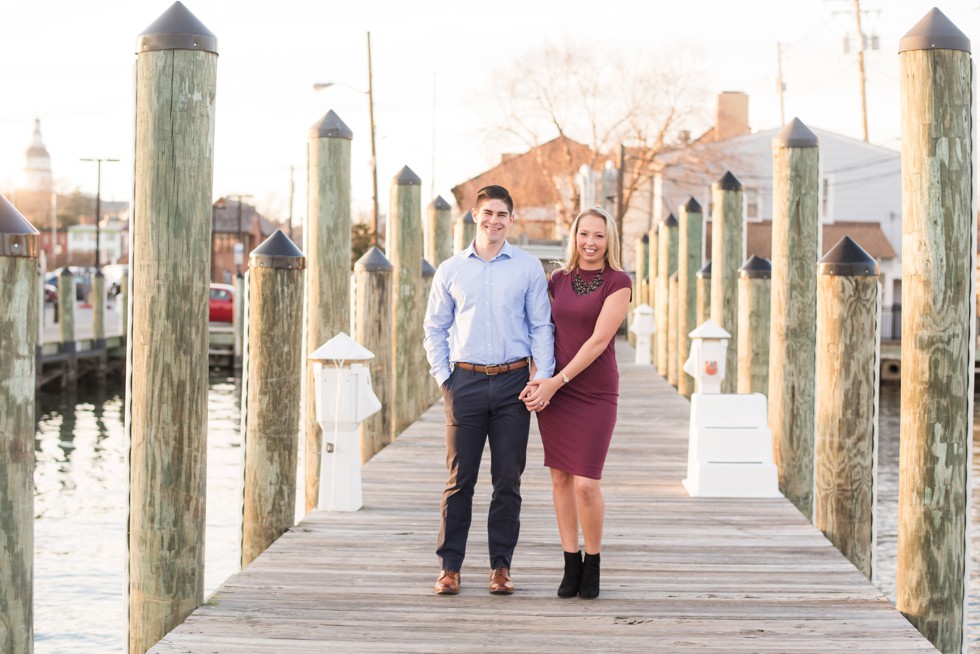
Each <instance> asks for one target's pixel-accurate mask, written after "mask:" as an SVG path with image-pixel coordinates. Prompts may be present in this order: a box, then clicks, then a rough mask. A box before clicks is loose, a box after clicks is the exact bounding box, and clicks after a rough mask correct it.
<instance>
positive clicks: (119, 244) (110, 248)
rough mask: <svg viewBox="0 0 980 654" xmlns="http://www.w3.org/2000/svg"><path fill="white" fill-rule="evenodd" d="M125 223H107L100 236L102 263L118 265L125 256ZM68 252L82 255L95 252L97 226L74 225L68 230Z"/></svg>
mask: <svg viewBox="0 0 980 654" xmlns="http://www.w3.org/2000/svg"><path fill="white" fill-rule="evenodd" d="M123 227H124V225H123V223H121V222H118V221H107V222H106V223H105V224H104V225H102V229H101V230H100V232H101V233H100V234H99V251H100V257H99V258H100V260H101V261H102V263H116V262H117V261H119V259H120V258H121V257H122V255H123V252H124V250H123V236H124V235H125V233H124V231H123ZM68 252H70V253H74V254H81V253H86V252H95V225H72V226H71V227H69V228H68Z"/></svg>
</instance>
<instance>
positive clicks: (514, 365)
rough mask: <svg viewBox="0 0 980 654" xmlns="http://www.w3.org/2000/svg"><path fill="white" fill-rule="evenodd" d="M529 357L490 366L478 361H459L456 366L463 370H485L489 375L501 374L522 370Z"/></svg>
mask: <svg viewBox="0 0 980 654" xmlns="http://www.w3.org/2000/svg"><path fill="white" fill-rule="evenodd" d="M527 366H528V360H527V359H518V360H517V361H511V362H510V363H499V364H497V363H495V364H491V365H489V366H482V365H480V364H477V363H466V362H465V361H457V362H456V367H457V368H460V369H462V370H469V371H472V372H484V373H486V374H488V375H491V376H492V375H499V374H500V373H502V372H510V371H511V370H520V369H521V368H527Z"/></svg>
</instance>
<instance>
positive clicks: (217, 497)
mask: <svg viewBox="0 0 980 654" xmlns="http://www.w3.org/2000/svg"><path fill="white" fill-rule="evenodd" d="M240 400H241V386H240V380H238V379H236V378H233V377H228V376H212V377H211V379H210V394H209V397H208V482H207V529H206V532H205V545H206V549H205V567H204V592H205V595H208V594H210V593H211V592H213V591H214V590H215V589H217V588H218V586H220V585H221V584H222V583H223V582H224V581H225V579H227V578H228V577H229V576H230V575H232V574H235V573H236V572H238V570H239V561H240V558H241V522H242V476H243V472H242V471H243V453H242V447H241V438H240V437H239V433H238V432H239V407H240ZM124 415H125V404H124V402H123V392H122V389H121V387H120V386H119V385H118V383H117V384H116V385H114V386H113V385H109V386H105V387H101V388H100V387H98V386H97V385H94V384H86V383H82V384H80V385H79V388H78V389H77V390H75V391H66V392H64V393H42V394H40V395H39V396H38V398H37V417H38V419H37V438H36V441H35V450H36V456H37V468H36V471H35V474H34V481H35V484H36V492H35V496H34V511H35V516H36V519H35V522H34V538H35V547H34V556H35V558H34V574H35V581H34V589H35V591H34V606H35V616H34V621H35V624H34V628H35V651H36V652H37V654H45V653H49V652H50V653H52V654H53V653H55V652H58V653H60V652H73V653H75V654H82V653H87V652H91V653H92V654H96V653H98V654H104V653H108V652H123V651H125V649H126V648H125V638H126V610H125V599H124V598H125V579H126V523H127V520H128V501H129V498H128V485H129V467H128V458H127V457H128V451H127V450H128V444H127V442H126V438H125V433H124V430H123V427H124Z"/></svg>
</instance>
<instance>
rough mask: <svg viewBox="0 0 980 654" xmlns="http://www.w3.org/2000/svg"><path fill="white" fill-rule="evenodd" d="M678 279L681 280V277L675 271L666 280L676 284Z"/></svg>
mask: <svg viewBox="0 0 980 654" xmlns="http://www.w3.org/2000/svg"><path fill="white" fill-rule="evenodd" d="M680 278H681V276H680V275H679V274H678V273H677V272H676V271H675V272H672V273H671V274H670V277H668V278H667V281H668V282H676V281H677V280H679V279H680Z"/></svg>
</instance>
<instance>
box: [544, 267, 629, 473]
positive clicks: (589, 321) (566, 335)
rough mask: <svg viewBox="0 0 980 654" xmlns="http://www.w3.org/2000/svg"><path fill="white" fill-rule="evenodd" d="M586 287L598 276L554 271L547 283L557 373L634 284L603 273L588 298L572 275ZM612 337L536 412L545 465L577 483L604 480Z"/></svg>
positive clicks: (611, 423)
mask: <svg viewBox="0 0 980 654" xmlns="http://www.w3.org/2000/svg"><path fill="white" fill-rule="evenodd" d="M576 272H578V273H579V275H581V277H582V280H583V281H584V282H585V283H586V284H588V283H590V282H591V281H592V280H593V279H594V278H595V277H596V276H597V275H598V274H599V271H598V270H573V271H572V272H570V273H568V274H567V275H566V274H564V273H563V272H562V271H560V270H559V271H557V272H555V273H554V274H553V275H552V276H551V281H549V282H548V292H549V293H550V294H551V297H552V298H553V300H552V303H551V319H552V321H553V322H554V323H555V372H556V373H557V372H558V371H560V370H561V369H562V368H563V367H564V366H566V365H568V363H569V362H570V361H571V360H572V359H573V358H574V357H575V355H576V354H577V353H578V351H579V348H581V347H582V345H583V344H584V343H585V342H586V341H587V340H589V338H590V337H591V336H592V333H593V332H594V331H595V324H596V321H597V320H598V318H599V312H600V311H601V310H602V305H603V303H604V302H605V300H606V298H607V297H608V296H610V295H612V294H613V293H615V292H616V291H618V290H620V289H622V288H629V289H630V290H631V292H632V287H633V284H632V280H631V279H630V277H629V275H627V274H626V273H624V272H622V271H619V270H612V269H611V268H608V267H607V268H606V269H605V270H604V271H602V284H601V285H600V286H599V287H598V288H597V289H595V290H594V291H592V292H591V293H589V294H588V295H578V294H577V293H576V292H575V291H574V290H573V289H572V279H573V278H574V276H575V273H576ZM615 340H616V338H615V336H614V337H613V338H612V339H610V341H609V344H608V345H607V346H606V349H605V350H603V352H602V354H600V355H599V357H598V358H597V359H596V360H595V361H593V362H592V364H591V365H590V366H589V367H588V368H586V369H585V370H583V371H582V372H580V373H579V374H578V375H576V376H575V378H574V379H572V380H571V381H570V382H569V383H567V384H565V385H564V386H562V387H561V388H560V389H559V390H558V392H557V393H555V395H554V397H552V398H551V403H550V404H549V405H548V407H547V408H545V409H544V410H543V411H539V412H538V427H539V428H540V430H541V442H542V443H543V444H544V464H545V466H547V467H549V468H554V469H556V470H562V471H564V472H568V473H571V474H573V475H577V476H579V477H589V478H591V479H601V478H602V467H603V465H604V464H605V462H606V454H607V453H608V452H609V441H610V440H611V439H612V432H613V427H615V426H616V408H617V405H618V401H619V368H618V367H617V366H616V349H615V344H614V343H615Z"/></svg>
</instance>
